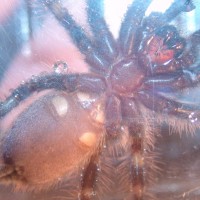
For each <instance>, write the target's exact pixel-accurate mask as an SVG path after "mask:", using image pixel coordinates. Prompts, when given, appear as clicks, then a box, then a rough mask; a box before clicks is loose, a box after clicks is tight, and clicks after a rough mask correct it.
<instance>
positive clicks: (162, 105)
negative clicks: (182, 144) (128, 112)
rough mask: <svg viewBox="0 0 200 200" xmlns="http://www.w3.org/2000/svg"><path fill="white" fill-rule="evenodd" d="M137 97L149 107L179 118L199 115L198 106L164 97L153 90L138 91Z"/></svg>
mask: <svg viewBox="0 0 200 200" xmlns="http://www.w3.org/2000/svg"><path fill="white" fill-rule="evenodd" d="M138 99H139V100H140V101H141V102H142V103H143V104H144V105H145V106H146V107H147V108H149V109H151V110H153V111H155V112H158V113H162V114H163V115H165V114H166V115H167V116H168V115H174V116H176V117H178V118H181V119H187V120H190V121H191V122H193V121H192V120H194V119H198V118H199V117H200V107H199V106H194V105H190V104H186V103H181V102H178V101H176V100H171V99H168V98H165V97H163V96H161V95H159V94H157V93H154V92H153V91H140V92H139V93H138Z"/></svg>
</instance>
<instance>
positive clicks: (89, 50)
mask: <svg viewBox="0 0 200 200" xmlns="http://www.w3.org/2000/svg"><path fill="white" fill-rule="evenodd" d="M44 4H45V5H46V6H47V7H48V8H49V10H50V11H51V13H52V14H53V15H54V16H55V18H56V19H57V20H58V22H59V23H60V24H61V25H62V26H63V27H64V28H65V29H66V30H67V31H68V32H69V34H70V36H71V38H72V40H73V42H74V43H75V44H76V46H77V47H78V48H79V50H80V51H81V52H82V53H83V54H84V55H85V60H86V62H87V63H88V64H89V65H90V67H91V70H93V71H95V72H97V73H100V74H105V73H106V72H107V71H108V66H109V62H108V61H107V60H105V59H104V57H103V55H102V54H101V53H100V51H98V49H97V48H96V47H95V46H94V45H93V44H92V41H91V40H90V39H89V38H88V37H87V36H86V34H85V31H84V30H83V28H81V27H80V26H78V25H77V23H76V22H75V21H74V20H73V18H72V16H71V15H70V14H69V12H68V11H67V9H65V8H64V7H63V6H62V5H61V3H60V2H59V1H57V0H50V1H44Z"/></svg>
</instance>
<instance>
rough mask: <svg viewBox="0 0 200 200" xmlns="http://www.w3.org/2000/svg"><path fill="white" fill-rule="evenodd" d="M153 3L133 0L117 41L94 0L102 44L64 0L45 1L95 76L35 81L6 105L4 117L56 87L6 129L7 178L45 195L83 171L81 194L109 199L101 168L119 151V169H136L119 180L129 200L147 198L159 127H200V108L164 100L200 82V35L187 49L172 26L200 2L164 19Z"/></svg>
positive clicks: (91, 17)
mask: <svg viewBox="0 0 200 200" xmlns="http://www.w3.org/2000/svg"><path fill="white" fill-rule="evenodd" d="M151 2H152V1H151V0H135V1H133V3H132V4H131V5H130V7H129V8H128V10H127V12H126V14H125V17H124V20H123V22H122V25H121V28H120V33H119V38H118V39H117V40H115V39H114V37H113V36H112V34H111V32H110V31H109V28H108V26H107V25H106V22H105V20H104V16H103V12H102V3H103V2H102V1H99V0H87V14H88V23H89V25H90V28H91V31H92V33H93V38H91V37H89V36H87V34H86V33H85V31H84V30H83V28H82V27H80V26H79V25H78V24H77V23H76V22H75V21H74V20H73V18H72V17H71V15H70V14H69V13H68V10H67V9H65V8H64V7H63V6H62V5H61V3H60V2H59V1H57V0H46V1H43V3H44V5H45V6H47V7H48V8H49V10H50V12H51V13H52V14H53V15H54V17H55V18H56V19H57V20H58V22H59V23H60V24H61V25H62V26H63V27H64V28H65V29H66V31H67V32H69V34H70V36H71V39H72V40H73V42H74V43H75V44H76V46H77V47H78V48H79V50H80V51H81V53H82V54H84V56H85V61H86V62H87V63H88V64H89V66H90V67H91V73H85V74H79V73H72V74H62V73H52V74H47V75H44V76H35V77H32V78H31V79H30V80H29V81H27V82H25V83H23V84H21V85H20V86H19V87H18V88H17V89H15V90H14V91H13V92H12V94H11V95H10V96H9V97H8V98H7V99H6V100H5V101H3V102H1V104H0V117H1V119H4V117H5V116H6V115H7V114H8V113H10V112H11V111H12V110H13V109H14V108H15V107H17V106H18V105H19V104H21V102H22V101H24V100H25V99H27V98H28V97H30V96H31V95H32V94H33V93H34V92H40V91H43V90H49V89H55V90H56V91H57V93H56V94H54V95H50V96H48V98H47V97H44V98H42V100H40V101H38V102H37V103H36V104H35V105H32V106H30V107H29V108H28V109H27V110H26V112H24V113H22V114H21V115H20V117H19V119H18V120H17V121H16V122H14V123H13V125H12V128H10V129H9V130H8V131H7V132H6V133H4V136H3V137H2V138H3V139H2V141H1V157H2V160H3V162H2V163H1V164H0V181H1V182H5V183H7V182H8V183H9V182H11V183H16V185H17V187H19V188H27V189H29V188H30V189H34V190H40V189H43V188H46V187H49V186H51V185H52V184H55V183H57V182H59V180H60V179H61V177H64V176H67V175H69V174H71V173H72V172H73V171H75V170H76V168H79V167H80V166H81V167H82V169H81V171H82V176H80V183H81V184H80V186H79V187H80V188H79V190H80V192H79V195H78V197H77V198H79V199H81V200H87V199H88V200H89V199H95V198H98V195H99V196H101V195H102V194H103V193H104V191H103V192H102V191H101V190H103V189H100V188H99V187H98V184H99V182H101V181H102V182H103V179H106V172H105V174H104V176H101V177H100V174H101V173H103V172H102V170H103V167H101V166H102V165H103V163H102V162H103V161H105V162H108V161H106V159H109V156H110V155H112V156H113V157H116V160H115V161H116V163H115V164H114V163H113V166H115V167H117V166H118V170H119V171H120V172H119V173H125V172H127V171H128V172H129V174H126V175H124V176H123V178H121V179H120V180H118V181H119V182H120V184H121V185H123V184H124V185H125V188H126V190H129V192H130V193H131V196H130V197H129V198H130V199H134V200H135V199H137V200H142V199H143V198H144V196H145V195H146V191H145V185H146V184H147V183H148V182H149V179H151V174H150V173H151V170H153V169H154V168H156V167H155V166H149V162H148V158H149V157H151V159H153V157H154V156H155V155H153V156H151V153H152V146H154V128H155V127H154V125H155V123H161V122H162V121H165V122H167V123H169V125H171V126H174V121H177V123H179V124H180V121H181V126H182V129H183V130H188V131H191V130H193V128H194V129H195V128H198V127H199V125H198V123H197V122H198V118H199V111H200V107H199V106H196V105H193V104H186V103H183V102H181V101H179V100H178V99H172V98H170V97H169V96H167V95H165V94H167V93H169V92H176V91H180V90H183V89H186V88H191V87H195V86H197V84H198V82H199V80H200V78H199V71H200V70H199V63H197V60H198V59H197V56H198V55H197V49H198V48H197V47H198V45H199V42H200V31H196V32H195V33H193V34H192V35H191V36H190V37H189V39H188V42H187V43H186V40H185V39H184V38H183V37H181V36H180V34H179V32H178V31H177V29H176V28H175V27H174V26H173V25H169V22H171V20H173V19H174V18H175V17H176V16H177V15H179V14H180V13H181V12H188V11H191V10H193V9H194V5H193V3H192V2H191V1H178V0H175V1H174V3H172V5H171V6H170V7H169V8H168V9H167V10H166V11H165V12H164V13H152V14H151V15H149V16H148V17H146V16H145V12H146V10H147V8H148V7H149V5H150V4H151ZM169 118H170V119H169ZM171 119H172V120H171ZM63 129H64V130H63ZM44 133H45V134H44ZM124 151H129V154H128V156H127V157H126V158H125V157H123V156H122V155H124V154H123V153H124ZM106 152H109V153H108V154H106ZM103 154H104V158H105V159H102V157H103V156H102V155H103ZM155 157H156V156H155ZM117 158H119V159H117ZM126 159H128V160H129V161H130V162H128V164H127V162H126V161H125V160H126ZM124 163H125V164H124ZM152 163H153V162H150V165H152ZM83 166H84V167H83ZM108 168H109V166H108ZM122 168H123V169H122ZM125 168H128V169H125ZM108 171H109V169H108ZM149 171H150V172H149ZM110 173H112V171H111V172H110ZM113 173H114V172H113ZM102 177H103V178H102ZM120 177H122V176H120ZM115 178H116V177H113V179H115ZM124 179H126V180H124ZM123 190H124V189H122V191H123ZM122 191H118V193H120V192H121V197H119V194H117V195H118V198H119V199H123V198H124V197H123V195H124V194H123V192H122ZM126 192H127V191H126ZM99 198H100V199H106V198H105V197H102V196H101V197H99ZM129 198H128V199H129ZM113 199H116V198H115V195H114V194H113ZM148 199H149V198H148Z"/></svg>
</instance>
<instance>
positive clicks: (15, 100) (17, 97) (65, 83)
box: [0, 73, 105, 118]
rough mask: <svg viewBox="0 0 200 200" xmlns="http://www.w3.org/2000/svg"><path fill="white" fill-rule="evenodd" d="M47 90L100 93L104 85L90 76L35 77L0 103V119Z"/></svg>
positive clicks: (101, 81)
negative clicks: (28, 99)
mask: <svg viewBox="0 0 200 200" xmlns="http://www.w3.org/2000/svg"><path fill="white" fill-rule="evenodd" d="M47 89H56V90H63V91H66V92H68V93H69V92H74V91H76V90H80V91H84V92H94V93H102V92H103V91H105V83H104V81H103V80H102V79H100V78H99V77H97V76H94V75H91V74H84V75H81V74H65V75H64V74H55V73H53V74H50V75H46V76H35V77H32V78H31V79H30V80H29V81H28V82H25V83H24V84H21V85H20V86H19V87H18V88H17V89H15V90H14V91H13V92H12V94H11V95H10V96H9V97H8V98H7V99H6V100H5V101H3V102H0V118H2V117H4V116H5V115H6V114H7V113H9V112H10V111H11V110H12V109H13V108H15V107H17V106H18V105H19V104H20V103H21V101H23V100H25V99H27V98H28V97H29V96H31V95H32V94H33V93H34V92H39V91H42V90H47Z"/></svg>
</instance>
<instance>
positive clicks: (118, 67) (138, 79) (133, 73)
mask: <svg viewBox="0 0 200 200" xmlns="http://www.w3.org/2000/svg"><path fill="white" fill-rule="evenodd" d="M143 79H144V72H143V71H142V69H140V68H139V64H138V61H137V59H136V58H128V59H127V58H126V59H123V60H120V61H119V62H117V63H115V64H114V65H113V66H112V69H111V71H110V73H109V75H108V77H107V78H106V82H107V93H112V94H116V95H119V96H134V93H135V92H136V91H137V90H138V89H139V88H140V86H141V85H142V82H143Z"/></svg>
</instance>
